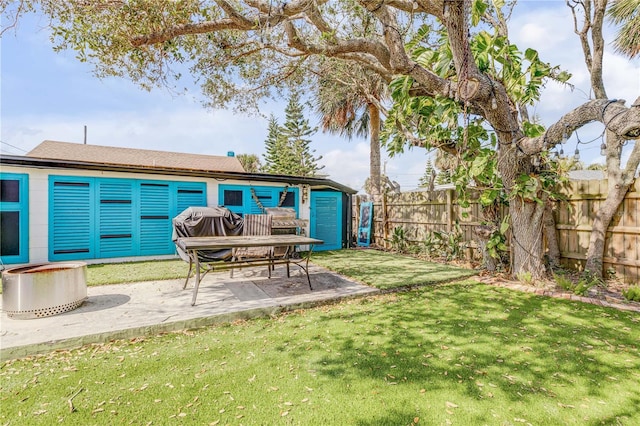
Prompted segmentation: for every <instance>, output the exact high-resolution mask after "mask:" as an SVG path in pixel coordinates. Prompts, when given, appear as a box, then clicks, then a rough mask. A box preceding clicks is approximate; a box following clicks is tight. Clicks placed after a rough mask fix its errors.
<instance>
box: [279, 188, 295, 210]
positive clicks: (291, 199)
mask: <svg viewBox="0 0 640 426" xmlns="http://www.w3.org/2000/svg"><path fill="white" fill-rule="evenodd" d="M278 199H279V200H281V199H282V191H280V194H279V197H278ZM295 206H296V195H295V194H294V193H293V192H288V191H287V195H285V197H284V200H283V201H282V205H281V206H280V207H295Z"/></svg>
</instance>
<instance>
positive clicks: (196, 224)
mask: <svg viewBox="0 0 640 426" xmlns="http://www.w3.org/2000/svg"><path fill="white" fill-rule="evenodd" d="M243 222H244V221H243V219H242V217H241V216H239V215H237V214H235V213H233V212H232V211H230V210H229V209H226V208H224V207H189V208H187V209H186V210H185V211H183V212H182V213H180V214H179V215H178V216H176V217H174V218H173V235H172V237H171V239H172V241H173V242H174V244H175V245H176V249H177V251H178V255H179V256H180V257H181V258H182V260H184V261H186V262H188V261H189V256H188V255H187V253H186V251H185V249H184V247H182V246H181V244H180V241H179V240H178V238H183V237H215V236H225V235H230V236H234V235H242V224H243ZM198 254H199V257H200V261H201V262H211V261H214V260H227V259H230V258H231V250H230V249H229V250H208V251H206V250H203V251H199V252H198Z"/></svg>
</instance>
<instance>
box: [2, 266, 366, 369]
mask: <svg viewBox="0 0 640 426" xmlns="http://www.w3.org/2000/svg"><path fill="white" fill-rule="evenodd" d="M309 272H310V274H311V282H312V285H313V288H314V289H313V291H310V290H309V286H308V284H307V279H306V276H305V275H304V273H302V271H298V270H296V268H293V269H292V273H291V278H286V270H285V268H284V267H279V268H276V270H275V271H274V273H273V277H272V278H271V279H269V278H268V277H267V271H266V270H265V268H255V269H245V270H242V271H236V272H235V274H234V278H230V277H229V272H228V271H227V272H220V273H210V274H207V275H206V276H205V277H204V279H203V280H202V282H201V284H200V288H199V291H198V298H197V302H196V305H195V306H191V297H192V294H193V291H192V289H193V279H192V280H191V281H190V282H189V285H188V286H187V288H186V289H184V290H183V288H182V286H183V283H184V280H182V279H179V280H169V281H151V282H142V283H132V284H118V285H107V286H98V287H89V288H88V289H87V293H88V298H87V300H86V301H85V302H84V304H83V305H82V306H81V307H79V308H78V309H75V310H73V311H70V312H66V313H64V314H60V315H55V316H51V317H45V318H38V319H28V320H20V319H13V318H9V317H7V315H6V314H5V313H4V312H2V315H1V317H0V359H2V360H6V359H12V358H19V357H24V356H29V355H35V354H39V353H46V352H50V351H52V350H56V349H71V348H74V347H78V346H81V345H84V344H89V343H102V342H107V341H110V340H113V339H122V338H133V337H139V336H145V335H152V334H157V333H161V332H167V331H176V330H183V329H189V328H197V327H204V326H207V325H211V324H216V323H221V322H228V321H234V320H237V319H248V318H254V317H261V316H269V315H273V314H277V313H279V312H283V311H288V310H293V309H298V308H305V307H310V306H314V305H318V304H322V303H327V302H330V301H335V300H339V299H342V298H347V297H355V296H360V295H367V294H373V293H376V292H378V290H376V289H374V288H371V287H367V286H365V285H362V284H359V283H357V282H354V281H352V280H349V279H347V278H345V277H342V276H340V275H338V274H335V273H333V272H331V271H328V270H326V269H324V268H321V267H319V266H315V265H310V271H309ZM0 309H2V306H1V305H0Z"/></svg>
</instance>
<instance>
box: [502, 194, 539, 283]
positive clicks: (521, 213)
mask: <svg viewBox="0 0 640 426" xmlns="http://www.w3.org/2000/svg"><path fill="white" fill-rule="evenodd" d="M543 213H544V206H542V205H540V204H539V203H536V202H523V200H522V199H520V198H516V199H514V200H512V201H511V204H510V205H509V214H510V215H511V223H512V227H511V230H512V233H513V237H512V243H511V250H513V271H512V273H513V275H514V276H515V277H518V275H520V274H521V273H530V274H531V278H532V279H534V280H538V279H542V278H544V277H545V276H546V270H545V265H544V258H543V255H544V253H543V247H544V245H543V244H542V225H543V223H542V218H543Z"/></svg>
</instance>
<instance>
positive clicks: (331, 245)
mask: <svg viewBox="0 0 640 426" xmlns="http://www.w3.org/2000/svg"><path fill="white" fill-rule="evenodd" d="M310 226H311V233H310V234H311V237H312V238H318V239H320V240H323V241H324V244H321V245H319V246H316V248H315V250H317V251H322V250H339V249H341V248H342V194H341V193H339V192H320V191H318V192H312V193H311V221H310Z"/></svg>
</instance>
